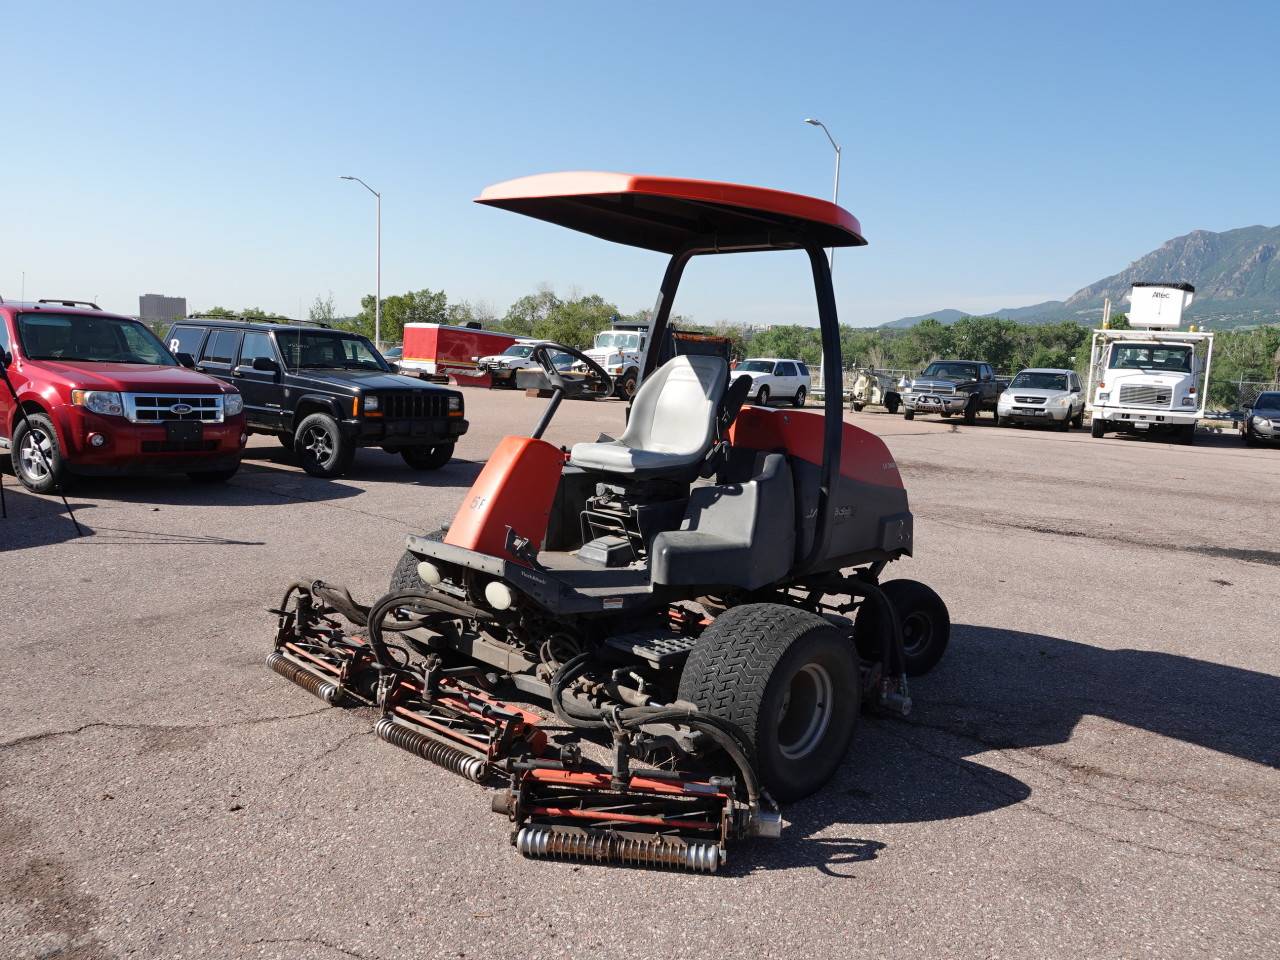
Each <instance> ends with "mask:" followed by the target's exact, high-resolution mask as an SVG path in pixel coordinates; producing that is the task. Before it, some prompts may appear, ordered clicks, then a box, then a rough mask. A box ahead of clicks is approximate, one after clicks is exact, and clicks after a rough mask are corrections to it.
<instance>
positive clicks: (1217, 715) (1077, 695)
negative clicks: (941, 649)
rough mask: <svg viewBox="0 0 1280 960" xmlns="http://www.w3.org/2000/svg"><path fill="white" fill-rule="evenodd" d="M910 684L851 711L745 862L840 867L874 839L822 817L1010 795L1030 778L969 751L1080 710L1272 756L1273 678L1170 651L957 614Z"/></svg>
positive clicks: (918, 816) (1219, 747)
mask: <svg viewBox="0 0 1280 960" xmlns="http://www.w3.org/2000/svg"><path fill="white" fill-rule="evenodd" d="M911 692H912V696H913V699H914V701H915V709H914V711H913V713H912V715H911V716H910V717H908V718H906V719H904V720H895V719H891V718H888V717H881V716H871V715H864V716H863V722H862V723H861V725H860V727H859V730H858V733H857V735H856V736H855V738H854V743H853V747H852V749H851V751H850V755H849V760H848V761H847V762H846V763H845V764H844V766H843V767H842V768H841V769H840V771H839V772H838V773H837V775H836V777H835V778H834V779H833V780H832V781H831V782H830V783H829V784H828V785H827V786H826V787H824V788H823V789H822V790H821V791H819V792H818V793H817V794H815V795H814V796H812V797H809V798H807V799H806V800H803V801H801V802H799V803H796V804H792V805H791V806H789V807H787V808H785V809H784V810H783V815H784V817H785V818H786V820H787V821H788V824H789V826H788V828H787V830H786V831H785V832H784V834H783V837H784V839H783V842H781V843H776V844H775V843H770V842H766V841H758V842H756V843H753V844H752V851H751V855H750V857H748V858H745V859H746V860H748V862H750V863H751V866H750V867H749V868H748V869H763V870H769V869H774V870H776V869H782V868H787V867H813V866H816V867H818V868H819V869H822V870H824V872H828V873H832V874H833V875H840V874H842V873H847V869H845V868H847V866H848V864H850V863H856V862H858V861H859V859H862V860H865V859H872V858H874V857H875V855H876V852H877V850H878V849H879V847H877V848H876V849H875V850H871V849H870V847H869V846H868V845H870V844H873V843H874V841H867V840H844V839H832V838H830V837H827V836H819V835H818V834H823V833H825V832H826V831H828V829H829V828H831V827H832V826H834V825H837V824H841V825H843V824H852V825H868V824H884V823H923V822H931V821H940V820H949V819H953V818H955V817H967V816H974V815H976V814H981V813H987V812H989V811H992V810H998V809H1001V808H1003V807H1007V806H1011V805H1013V804H1016V803H1020V802H1021V801H1023V800H1025V799H1026V798H1027V797H1029V796H1030V794H1031V789H1030V787H1028V786H1027V785H1026V784H1025V783H1023V782H1022V781H1020V780H1018V779H1017V778H1015V777H1012V776H1010V775H1009V774H1007V773H1004V772H1002V771H999V770H995V769H992V768H991V767H988V766H985V765H983V764H982V763H981V762H980V761H977V760H974V759H971V758H972V757H974V756H976V755H980V754H982V753H984V752H986V751H989V750H1010V749H1020V748H1028V747H1038V746H1048V745H1052V744H1061V743H1065V742H1067V741H1068V740H1069V739H1070V738H1071V735H1072V732H1073V731H1074V730H1075V727H1076V724H1077V723H1079V722H1080V720H1081V718H1082V717H1084V716H1087V715H1094V716H1099V717H1105V718H1107V719H1108V720H1112V721H1114V722H1116V723H1121V724H1125V725H1127V726H1132V727H1137V728H1139V729H1142V730H1147V731H1150V732H1152V733H1156V734H1159V735H1161V736H1164V737H1170V738H1172V739H1175V740H1181V741H1183V742H1184V743H1188V744H1194V745H1195V746H1198V747H1205V748H1207V749H1209V750H1215V751H1217V752H1219V753H1224V754H1227V755H1229V756H1233V757H1238V758H1240V759H1242V760H1247V761H1249V762H1251V763H1257V764H1262V765H1264V766H1268V767H1273V768H1277V767H1280V677H1275V676H1271V675H1269V674H1265V673H1257V672H1255V671H1252V670H1244V669H1241V668H1239V667H1230V666H1223V665H1221V664H1216V663H1209V662H1206V661H1203V660H1195V659H1192V658H1190V657H1184V656H1178V655H1176V654H1170V653H1164V652H1160V651H1150V650H1106V649H1102V648H1100V647H1094V646H1090V645H1088V644H1083V643H1076V642H1074V641H1071V640H1063V639H1061V638H1057V637H1046V636H1041V635H1039V634H1032V633H1020V632H1017V631H1012V630H997V629H993V628H988V627H978V626H970V625H957V626H955V627H954V628H953V632H952V639H951V648H950V649H949V650H948V651H947V656H946V657H945V658H944V659H943V660H942V662H941V664H939V666H938V668H937V669H936V670H935V672H934V673H932V674H930V675H928V676H926V677H921V678H919V679H918V680H916V681H915V682H914V683H913V685H912V691H911ZM1080 770H1081V772H1083V773H1088V772H1089V767H1088V766H1087V765H1080ZM855 829H856V826H855ZM867 851H870V852H869V853H868V852H867ZM842 865H843V866H842Z"/></svg>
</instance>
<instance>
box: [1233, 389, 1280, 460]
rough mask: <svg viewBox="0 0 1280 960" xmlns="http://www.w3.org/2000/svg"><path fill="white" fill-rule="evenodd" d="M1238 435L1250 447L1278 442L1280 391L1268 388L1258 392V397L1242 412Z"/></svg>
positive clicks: (1279, 436)
mask: <svg viewBox="0 0 1280 960" xmlns="http://www.w3.org/2000/svg"><path fill="white" fill-rule="evenodd" d="M1240 437H1241V439H1243V440H1244V442H1245V444H1247V445H1248V446H1250V447H1256V446H1257V445H1258V444H1259V443H1263V442H1267V443H1278V442H1280V392H1278V391H1275V390H1268V391H1267V392H1266V393H1260V394H1258V399H1256V400H1254V401H1253V404H1252V405H1251V406H1250V407H1249V409H1247V410H1246V411H1245V412H1244V420H1242V421H1241V422H1240Z"/></svg>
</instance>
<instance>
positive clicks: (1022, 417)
mask: <svg viewBox="0 0 1280 960" xmlns="http://www.w3.org/2000/svg"><path fill="white" fill-rule="evenodd" d="M997 410H998V411H999V413H1000V422H1001V423H1003V424H1005V425H1006V426H1013V425H1017V424H1024V423H1038V424H1042V425H1044V426H1055V427H1057V428H1058V429H1059V430H1070V429H1071V427H1072V426H1073V425H1074V426H1076V427H1082V426H1084V391H1083V390H1081V389H1080V378H1079V377H1078V376H1076V373H1075V371H1074V370H1059V369H1056V368H1052V367H1037V368H1034V369H1029V370H1022V371H1019V372H1018V375H1017V376H1015V377H1014V378H1013V380H1012V381H1010V383H1009V389H1007V390H1005V391H1004V392H1003V393H1001V394H1000V401H999V403H998V404H997Z"/></svg>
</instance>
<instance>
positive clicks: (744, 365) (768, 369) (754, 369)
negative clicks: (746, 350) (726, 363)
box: [734, 360, 773, 373]
mask: <svg viewBox="0 0 1280 960" xmlns="http://www.w3.org/2000/svg"><path fill="white" fill-rule="evenodd" d="M734 372H735V373H773V361H772V360H743V361H742V362H741V363H740V364H738V366H737V368H736V369H735V370H734Z"/></svg>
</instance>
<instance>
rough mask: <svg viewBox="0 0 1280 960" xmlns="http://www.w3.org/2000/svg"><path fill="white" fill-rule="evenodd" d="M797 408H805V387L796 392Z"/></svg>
mask: <svg viewBox="0 0 1280 960" xmlns="http://www.w3.org/2000/svg"><path fill="white" fill-rule="evenodd" d="M796 406H797V407H803V406H804V387H801V388H800V389H799V390H797V391H796Z"/></svg>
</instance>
